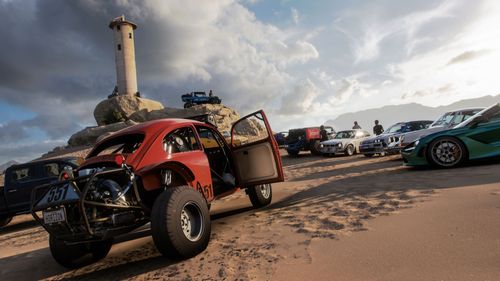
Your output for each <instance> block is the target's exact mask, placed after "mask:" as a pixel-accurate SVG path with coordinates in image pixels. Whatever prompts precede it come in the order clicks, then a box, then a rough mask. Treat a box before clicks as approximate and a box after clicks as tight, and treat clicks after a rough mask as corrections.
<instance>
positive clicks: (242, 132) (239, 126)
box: [233, 113, 269, 147]
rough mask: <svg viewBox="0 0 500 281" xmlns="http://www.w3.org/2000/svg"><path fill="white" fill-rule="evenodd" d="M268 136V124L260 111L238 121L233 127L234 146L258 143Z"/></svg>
mask: <svg viewBox="0 0 500 281" xmlns="http://www.w3.org/2000/svg"><path fill="white" fill-rule="evenodd" d="M268 138H269V134H268V133H267V128H266V124H265V122H264V118H263V117H262V115H261V114H260V113H257V114H255V115H253V116H251V117H249V118H247V119H244V120H242V121H241V122H238V123H236V125H235V126H234V128H233V146H234V147H240V146H243V145H249V144H252V143H257V142H260V141H263V140H266V139H268Z"/></svg>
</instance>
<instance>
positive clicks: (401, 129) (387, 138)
mask: <svg viewBox="0 0 500 281" xmlns="http://www.w3.org/2000/svg"><path fill="white" fill-rule="evenodd" d="M431 123H432V121H430V120H420V121H410V122H399V123H396V124H394V125H392V126H391V127H389V129H387V130H386V131H385V132H384V133H383V134H381V135H378V136H374V137H371V138H369V139H366V140H364V141H362V142H361V144H360V145H359V152H360V153H361V154H364V155H365V156H366V157H372V156H373V155H375V154H378V155H386V154H397V153H399V152H400V151H401V146H400V145H399V140H400V139H399V137H400V136H401V134H403V133H407V132H412V131H418V130H422V129H425V128H427V127H429V125H430V124H431Z"/></svg>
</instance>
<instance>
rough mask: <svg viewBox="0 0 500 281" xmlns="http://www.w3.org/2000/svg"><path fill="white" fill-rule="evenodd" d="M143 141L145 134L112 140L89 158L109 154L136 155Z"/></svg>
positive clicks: (95, 149) (103, 144)
mask: <svg viewBox="0 0 500 281" xmlns="http://www.w3.org/2000/svg"><path fill="white" fill-rule="evenodd" d="M143 140H144V135H143V134H131V135H123V136H119V137H116V138H111V139H109V140H107V141H105V142H103V143H101V144H100V145H99V146H97V147H96V148H94V149H93V150H92V152H90V154H89V155H88V156H87V158H89V157H94V156H100V155H108V154H128V153H134V152H135V151H137V149H138V148H139V147H140V146H141V144H142V141H143Z"/></svg>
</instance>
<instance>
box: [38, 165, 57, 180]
mask: <svg viewBox="0 0 500 281" xmlns="http://www.w3.org/2000/svg"><path fill="white" fill-rule="evenodd" d="M42 171H43V175H44V176H46V177H57V176H59V164H57V163H47V164H44V165H43V166H42Z"/></svg>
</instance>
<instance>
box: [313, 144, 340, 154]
mask: <svg viewBox="0 0 500 281" xmlns="http://www.w3.org/2000/svg"><path fill="white" fill-rule="evenodd" d="M319 151H320V152H321V153H323V154H337V153H343V152H344V150H343V149H342V147H338V146H336V145H334V146H323V147H320V148H319Z"/></svg>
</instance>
